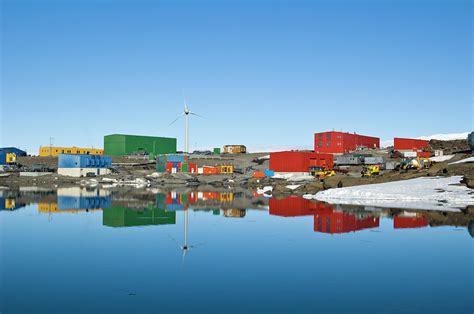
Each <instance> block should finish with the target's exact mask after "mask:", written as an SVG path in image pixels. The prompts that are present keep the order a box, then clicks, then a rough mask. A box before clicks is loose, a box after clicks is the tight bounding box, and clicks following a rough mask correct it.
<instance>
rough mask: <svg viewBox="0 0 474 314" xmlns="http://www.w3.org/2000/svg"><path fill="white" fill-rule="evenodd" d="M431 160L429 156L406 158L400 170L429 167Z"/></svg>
mask: <svg viewBox="0 0 474 314" xmlns="http://www.w3.org/2000/svg"><path fill="white" fill-rule="evenodd" d="M431 164H432V163H431V160H430V159H429V158H422V157H417V158H412V159H405V160H404V161H402V162H401V163H400V166H399V170H420V169H428V168H429V167H431Z"/></svg>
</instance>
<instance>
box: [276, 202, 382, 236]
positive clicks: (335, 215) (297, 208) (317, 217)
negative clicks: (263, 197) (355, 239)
mask: <svg viewBox="0 0 474 314" xmlns="http://www.w3.org/2000/svg"><path fill="white" fill-rule="evenodd" d="M269 205H270V215H276V216H282V217H295V216H310V215H313V216H314V231H315V232H324V233H344V232H350V231H358V230H362V229H368V228H375V227H378V226H379V218H378V217H374V216H372V215H367V214H366V215H364V216H363V217H361V216H358V214H354V213H348V212H343V211H335V210H334V207H333V205H330V204H327V203H322V202H312V201H310V200H307V199H304V198H302V197H297V196H290V197H287V198H284V199H276V198H271V199H270V201H269Z"/></svg>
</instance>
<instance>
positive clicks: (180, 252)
mask: <svg viewBox="0 0 474 314" xmlns="http://www.w3.org/2000/svg"><path fill="white" fill-rule="evenodd" d="M0 196H1V197H0V209H3V210H1V211H0V228H1V229H0V232H1V233H0V237H1V238H0V240H1V242H0V243H1V260H0V266H1V277H0V279H1V282H0V312H1V313H2V314H3V313H23V312H34V313H54V312H58V313H73V312H78V313H79V312H83V313H118V312H124V313H170V312H184V313H196V312H206V313H207V312H211V313H233V312H241V313H250V312H252V313H262V312H271V313H276V312H279V313H333V312H339V313H411V312H431V313H434V312H436V313H472V312H473V308H474V307H473V298H472V296H473V279H474V271H473V265H474V263H473V261H474V259H473V252H474V251H473V239H472V237H471V235H470V233H469V232H468V227H467V225H468V223H469V221H470V220H472V218H473V217H469V215H468V214H467V215H466V214H463V213H455V214H452V213H447V214H444V215H443V214H441V213H431V214H430V213H426V212H414V211H402V210H387V209H377V208H357V207H338V206H332V205H328V204H324V203H316V202H311V201H307V200H304V199H301V198H296V197H292V198H287V199H280V200H279V199H267V198H264V197H250V196H249V195H245V194H234V193H230V192H223V193H217V192H192V193H176V192H173V193H171V192H170V193H156V194H150V193H149V194H143V195H135V193H131V192H126V193H120V192H109V191H97V190H82V189H74V188H73V189H59V191H58V192H57V193H56V192H52V191H49V192H48V191H43V192H41V193H39V192H32V191H22V192H19V191H17V192H12V191H6V192H5V191H4V192H3V194H0ZM186 221H187V230H186V228H185V226H186V224H185V222H186ZM433 225H437V227H432V226H433ZM456 225H457V226H456ZM186 231H187V233H186ZM185 242H186V243H187V246H188V249H183V246H185Z"/></svg>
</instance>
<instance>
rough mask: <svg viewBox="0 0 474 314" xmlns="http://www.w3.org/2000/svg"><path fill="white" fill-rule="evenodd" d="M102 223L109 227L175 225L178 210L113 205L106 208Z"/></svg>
mask: <svg viewBox="0 0 474 314" xmlns="http://www.w3.org/2000/svg"><path fill="white" fill-rule="evenodd" d="M102 224H103V225H104V226H109V227H132V226H150V225H174V224H176V212H174V211H165V210H160V209H157V208H145V209H132V208H127V207H120V206H112V207H109V208H104V211H103V214H102Z"/></svg>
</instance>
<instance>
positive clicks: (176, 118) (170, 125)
mask: <svg viewBox="0 0 474 314" xmlns="http://www.w3.org/2000/svg"><path fill="white" fill-rule="evenodd" d="M183 115H184V113H182V114H180V115H179V116H178V117H177V118H176V119H174V120H173V122H171V123H170V124H168V126H171V125H172V124H173V123H175V122H176V121H178V120H179V118H181V117H182V116H183Z"/></svg>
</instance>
